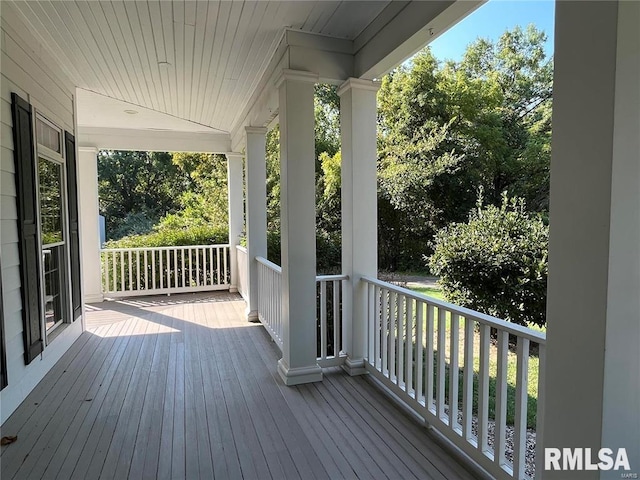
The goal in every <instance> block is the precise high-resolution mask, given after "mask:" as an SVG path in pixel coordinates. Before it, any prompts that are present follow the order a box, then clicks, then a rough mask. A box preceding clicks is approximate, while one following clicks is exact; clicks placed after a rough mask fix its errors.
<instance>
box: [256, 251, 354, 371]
mask: <svg viewBox="0 0 640 480" xmlns="http://www.w3.org/2000/svg"><path fill="white" fill-rule="evenodd" d="M256 261H257V262H258V318H259V319H260V322H261V323H262V324H263V325H264V327H265V328H266V330H267V331H268V332H269V335H271V338H272V339H273V341H274V342H275V343H276V345H278V347H279V348H280V350H282V339H283V328H284V324H283V321H282V303H281V297H282V268H281V267H279V266H278V265H276V264H275V263H273V262H270V261H269V260H267V259H266V258H262V257H256ZM347 278H348V277H347V276H346V275H319V276H317V277H316V284H317V309H316V315H317V316H316V319H317V320H318V338H319V340H320V342H319V345H318V355H317V356H318V365H320V366H321V367H331V366H336V365H341V364H342V363H344V357H342V356H340V352H341V351H342V281H343V280H346V279H347Z"/></svg>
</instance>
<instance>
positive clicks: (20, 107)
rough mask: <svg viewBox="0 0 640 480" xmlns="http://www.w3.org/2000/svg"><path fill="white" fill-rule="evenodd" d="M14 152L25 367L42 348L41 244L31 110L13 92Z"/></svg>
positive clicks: (29, 106) (26, 103)
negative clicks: (39, 240)
mask: <svg viewBox="0 0 640 480" xmlns="http://www.w3.org/2000/svg"><path fill="white" fill-rule="evenodd" d="M11 107H12V108H11V112H12V116H13V149H14V151H13V153H14V159H15V164H16V190H17V194H18V198H17V203H18V238H19V242H20V243H19V250H20V282H21V288H20V294H21V296H22V322H23V326H24V357H25V362H26V363H27V364H29V363H31V361H32V360H33V359H34V358H35V357H37V356H38V355H39V354H40V353H41V352H42V349H43V348H44V332H43V327H42V306H41V305H42V304H41V299H40V295H41V291H40V283H41V282H40V261H39V258H40V255H41V252H40V245H39V242H38V216H37V212H38V209H37V201H38V199H37V192H36V185H37V182H36V162H35V157H34V144H33V124H32V119H33V110H32V108H31V105H30V104H29V103H28V102H27V101H25V100H23V99H22V98H20V97H19V96H18V95H16V94H15V93H12V94H11Z"/></svg>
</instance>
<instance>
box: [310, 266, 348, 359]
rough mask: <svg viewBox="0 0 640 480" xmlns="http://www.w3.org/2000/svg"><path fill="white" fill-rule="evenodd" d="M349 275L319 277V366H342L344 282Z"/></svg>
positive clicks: (317, 310) (317, 281) (317, 283)
mask: <svg viewBox="0 0 640 480" xmlns="http://www.w3.org/2000/svg"><path fill="white" fill-rule="evenodd" d="M347 278H348V277H347V275H319V276H317V277H316V285H317V300H318V304H317V308H316V312H317V317H316V318H317V319H319V320H320V324H319V332H318V338H319V339H320V345H319V351H318V365H320V366H321V367H332V366H337V365H342V364H343V363H344V360H345V357H342V356H340V352H341V351H342V281H343V280H347Z"/></svg>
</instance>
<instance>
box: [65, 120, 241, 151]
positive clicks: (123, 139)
mask: <svg viewBox="0 0 640 480" xmlns="http://www.w3.org/2000/svg"><path fill="white" fill-rule="evenodd" d="M77 137H78V145H79V146H80V147H95V148H98V149H102V150H107V149H108V150H135V151H147V152H202V153H226V152H229V151H231V141H230V138H229V134H228V133H206V132H179V131H169V130H143V129H130V128H105V127H83V126H78V135H77Z"/></svg>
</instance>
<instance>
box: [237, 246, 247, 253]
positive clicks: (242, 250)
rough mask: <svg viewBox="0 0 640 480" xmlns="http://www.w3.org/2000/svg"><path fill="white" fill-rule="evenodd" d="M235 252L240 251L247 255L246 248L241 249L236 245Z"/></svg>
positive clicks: (241, 247)
mask: <svg viewBox="0 0 640 480" xmlns="http://www.w3.org/2000/svg"><path fill="white" fill-rule="evenodd" d="M236 250H240V251H241V252H244V253H247V249H246V247H243V246H242V245H236Z"/></svg>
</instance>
